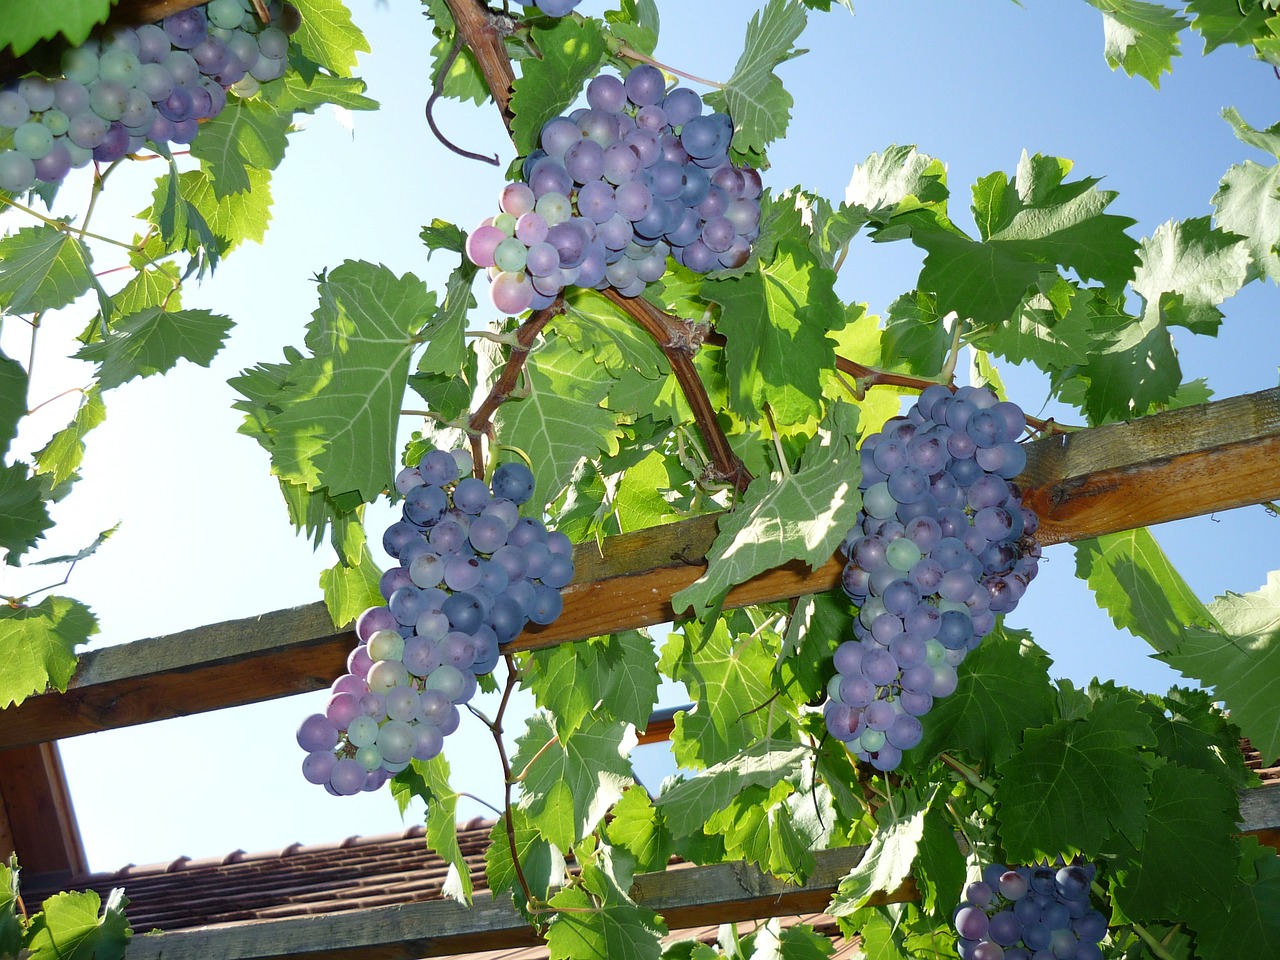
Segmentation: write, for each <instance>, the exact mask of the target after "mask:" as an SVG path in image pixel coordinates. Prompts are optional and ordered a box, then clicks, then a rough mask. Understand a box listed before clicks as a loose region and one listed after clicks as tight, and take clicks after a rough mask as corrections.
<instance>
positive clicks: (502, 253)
mask: <svg viewBox="0 0 1280 960" xmlns="http://www.w3.org/2000/svg"><path fill="white" fill-rule="evenodd" d="M503 216H504V217H509V216H511V214H509V213H504V214H503ZM528 252H529V248H528V247H526V246H525V245H524V244H523V243H521V242H520V241H519V240H517V239H516V238H515V237H507V239H505V240H503V241H502V242H501V243H500V244H498V245H497V246H496V247H494V250H493V262H494V264H496V265H497V267H498V269H500V270H507V271H510V272H511V273H518V272H519V271H521V270H523V269H524V264H525V257H526V256H527V254H528Z"/></svg>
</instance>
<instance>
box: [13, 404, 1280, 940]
mask: <svg viewBox="0 0 1280 960" xmlns="http://www.w3.org/2000/svg"><path fill="white" fill-rule="evenodd" d="M1018 482H1019V483H1020V484H1021V485H1022V488H1023V491H1024V496H1025V498H1026V501H1027V502H1028V503H1029V504H1030V505H1031V506H1032V507H1033V508H1034V509H1035V510H1036V511H1037V513H1039V515H1040V517H1041V526H1040V532H1039V537H1040V539H1041V542H1042V543H1043V544H1045V545H1046V546H1047V545H1050V544H1057V543H1064V542H1069V541H1074V540H1081V539H1086V538H1089V537H1094V536H1099V535H1102V534H1106V533H1114V532H1119V531H1123V530H1128V529H1133V528H1136V527H1141V526H1147V525H1150V524H1156V523H1163V522H1165V521H1169V520H1177V519H1182V518H1186V517H1191V516H1197V515H1204V514H1208V513H1212V512H1216V511H1220V510H1226V509H1230V508H1233V507H1239V506H1245V505H1248V504H1256V503H1264V502H1269V501H1275V500H1280V389H1271V390H1265V391H1262V392H1259V393H1254V394H1248V395H1245V396H1240V397H1233V398H1229V399H1225V400H1220V401H1216V402H1214V403H1209V404H1204V405H1201V406H1197V407H1189V408H1184V409H1181V410H1176V411H1171V412H1168V413H1162V414H1157V415H1153V416H1150V417H1144V418H1142V419H1141V420H1138V421H1135V422H1132V423H1125V424H1115V425H1109V426H1104V427H1097V428H1092V429H1088V430H1081V431H1078V432H1074V433H1070V434H1067V435H1058V436H1053V437H1049V438H1046V439H1043V440H1038V441H1035V442H1034V443H1031V444H1030V445H1029V446H1028V463H1027V469H1026V471H1025V472H1024V473H1023V475H1022V476H1021V477H1020V478H1019V479H1018ZM716 521H717V517H716V516H715V515H709V516H703V517H698V518H695V519H692V520H687V521H683V522H680V523H675V524H671V525H667V526H663V527H658V528H654V529H650V530H644V531H639V532H636V533H632V534H626V535H622V536H618V537H612V538H609V539H607V540H606V541H605V542H604V544H603V546H602V547H600V548H597V546H596V545H595V544H583V545H580V546H579V548H578V549H577V552H576V556H575V560H576V563H577V570H578V575H577V578H576V579H575V581H574V583H572V584H571V585H570V586H569V587H568V588H566V590H565V591H564V601H565V602H564V613H563V615H562V616H561V617H560V619H559V620H557V621H556V622H555V623H554V624H552V625H551V626H548V627H543V628H534V629H530V630H527V631H526V632H525V633H524V634H522V635H521V636H520V637H518V638H517V639H516V640H515V641H514V642H513V643H512V644H511V645H510V649H511V650H512V651H516V650H533V649H539V648H543V647H549V646H553V645H555V644H559V643H565V642H571V641H575V640H580V639H583V638H586V637H592V636H597V635H600V634H603V633H608V632H612V631H616V630H621V629H627V628H636V627H644V626H649V625H653V624H658V623H662V622H665V621H668V620H671V619H672V618H673V611H672V609H671V605H670V597H671V596H672V594H673V593H675V592H676V591H678V590H680V589H682V588H683V587H686V586H688V585H689V584H690V583H692V582H693V581H694V580H696V579H697V578H698V577H699V576H700V575H701V574H702V572H703V571H704V570H705V569H706V567H705V564H704V563H701V562H694V561H695V559H696V558H702V557H704V556H705V554H706V551H707V549H708V548H709V546H710V544H711V541H712V540H713V538H714V536H715V529H716ZM841 565H842V564H841V561H840V560H839V559H838V558H832V559H831V560H829V561H828V562H827V563H825V564H823V565H822V566H820V567H819V568H818V569H816V570H812V571H811V570H809V569H808V568H807V567H806V566H804V565H803V564H800V563H792V564H787V565H784V566H782V567H778V568H776V569H773V570H769V571H767V572H765V573H762V574H760V575H759V576H757V577H755V578H753V579H752V580H750V581H748V582H747V583H744V584H741V585H740V586H738V587H736V588H734V589H733V590H732V591H731V592H730V593H729V595H728V598H727V600H726V604H725V605H726V607H737V606H745V605H747V604H754V603H762V602H767V601H772V600H779V599H783V598H788V597H796V596H802V595H805V594H809V593H814V592H819V591H825V590H829V589H831V588H833V587H834V586H835V585H836V583H837V581H838V578H839V573H840V569H841ZM354 642H355V638H354V634H353V632H352V631H351V630H349V629H342V630H335V629H334V627H333V625H332V623H331V622H330V620H329V617H328V614H327V612H326V610H325V608H324V605H323V604H322V603H315V604H311V605H309V606H305V607H299V608H296V609H292V610H280V611H275V612H272V613H267V614H264V615H262V616H260V617H253V618H249V619H245V620H237V621H232V622H228V623H221V624H215V625H212V626H205V627H199V628H196V629H194V630H189V631H185V632H183V633H179V634H174V635H172V636H168V637H159V638H155V639H148V640H139V641H136V642H133V643H129V644H125V645H122V646H117V647H109V648H105V649H102V650H98V651H92V652H89V653H86V654H84V655H83V656H82V657H81V660H80V664H79V668H78V669H77V672H76V674H75V676H74V677H73V679H72V681H71V683H70V685H69V687H68V689H67V691H66V692H65V693H57V692H49V693H45V694H43V695H39V696H34V697H31V698H29V699H28V700H26V701H25V702H24V703H23V704H22V705H20V706H18V707H13V708H10V709H8V710H4V711H0V856H4V857H7V856H8V855H9V853H10V852H13V851H16V852H17V854H18V857H19V860H20V861H21V863H22V864H23V867H24V871H25V874H26V875H27V876H29V877H41V878H43V879H44V880H47V881H50V882H57V881H59V880H62V879H66V878H70V877H71V876H72V875H73V874H82V873H85V872H86V871H87V863H86V860H85V855H84V849H83V845H82V842H81V838H80V833H79V829H78V827H77V824H76V821H75V816H74V813H73V809H72V805H71V800H70V796H69V792H68V789H67V784H66V780H65V777H64V775H63V772H62V766H61V761H60V760H59V756H58V751H57V741H58V740H59V739H61V738H63V737H70V736H77V735H80V734H84V733H91V732H94V731H99V730H109V729H114V728H117V727H125V726H131V725H135V724H140V723H149V722H152V721H156V720H163V719H167V718H171V717H177V716H185V715H189V714H192V713H199V712H203V711H208V710H216V709H221V708H223V707H231V706H238V705H241V704H247V703H254V702H258V701H262V700H269V699H274V698H277V697H283V696H289V695H291V694H296V693H304V692H307V691H312V690H319V689H322V688H324V687H327V686H328V685H329V684H330V682H331V681H332V678H333V677H335V676H337V675H339V674H340V673H342V672H343V669H344V664H345V661H346V655H347V653H348V651H349V649H350V648H351V646H352V645H353V644H354ZM1264 759H1269V758H1264ZM1241 800H1242V813H1243V818H1244V820H1243V823H1242V824H1241V829H1242V830H1243V831H1246V832H1249V833H1253V834H1255V835H1257V836H1258V837H1259V838H1260V839H1261V840H1262V841H1263V842H1264V843H1267V844H1269V845H1271V846H1274V847H1277V848H1278V849H1280V789H1277V788H1275V787H1267V788H1264V789H1259V790H1250V791H1245V793H1244V794H1242V797H1241ZM863 852H864V849H863V848H860V847H848V848H842V849H834V850H825V851H820V852H819V853H818V855H817V863H818V867H817V870H816V871H815V872H814V874H813V876H812V877H811V878H810V879H809V881H808V882H807V883H806V884H804V885H803V886H794V885H791V884H787V883H784V882H782V881H779V880H777V879H775V878H772V877H769V876H766V875H763V874H761V873H760V872H759V871H758V870H756V869H755V868H754V867H749V866H747V865H745V864H742V863H724V864H716V865H712V866H702V867H689V868H685V869H678V870H668V871H666V872H663V873H654V874H646V875H643V876H641V877H639V878H637V881H636V885H635V888H634V889H633V890H632V891H631V892H632V894H633V896H634V897H635V899H636V900H637V901H638V902H639V903H642V904H643V905H645V906H646V907H649V908H651V909H653V910H655V911H657V912H658V913H660V914H662V915H663V916H664V918H665V919H666V921H667V923H668V924H669V925H670V926H671V927H672V928H676V927H680V926H691V925H698V924H707V923H717V922H733V921H740V920H748V919H759V918H764V917H770V916H789V915H793V914H798V913H814V912H821V911H822V910H823V909H824V908H825V907H826V905H827V902H828V900H829V899H830V896H831V893H832V891H833V890H834V888H835V886H836V885H837V883H838V882H839V879H840V878H841V877H842V876H843V875H844V874H846V873H847V872H848V871H849V870H850V869H851V868H852V867H853V866H854V865H855V864H856V863H857V862H858V860H859V859H860V858H861V856H862V854H863ZM911 895H912V891H911V890H909V889H903V890H900V891H898V892H897V893H896V894H894V895H893V896H894V898H899V897H907V896H911ZM536 942H538V941H537V937H536V934H535V933H534V932H533V930H532V929H531V928H530V927H529V926H528V924H527V923H526V922H525V921H524V919H523V918H522V917H521V916H520V915H519V914H518V913H517V912H516V911H515V910H514V909H513V908H512V906H511V905H510V902H509V900H508V899H507V898H505V897H503V898H499V899H494V898H493V897H491V896H490V895H488V894H481V895H479V896H477V898H476V902H475V905H474V907H473V908H472V909H470V910H468V909H467V908H465V907H463V906H460V905H459V904H457V903H454V902H453V901H449V900H436V901H429V902H419V903H408V904H396V905H392V906H384V907H376V908H373V909H367V910H356V911H349V912H345V913H338V914H327V915H321V916H314V917H305V918H290V919H282V920H256V921H250V922H246V923H237V924H223V925H218V926H210V927H205V928H199V929H194V930H182V931H174V932H171V933H164V932H161V933H158V934H153V935H148V936H137V937H135V938H134V940H133V942H132V945H131V947H130V948H129V957H130V960H144V958H147V960H149V958H157V960H158V958H160V957H164V958H165V960H187V958H190V960H208V958H227V960H230V958H244V960H249V958H262V960H265V958H269V957H290V958H306V960H310V958H316V960H319V958H338V957H341V958H343V960H383V958H415V957H429V956H441V955H446V954H456V953H466V952H471V951H476V950H494V949H499V948H504V947H518V946H524V945H529V944H532V943H536Z"/></svg>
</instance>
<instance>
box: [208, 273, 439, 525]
mask: <svg viewBox="0 0 1280 960" xmlns="http://www.w3.org/2000/svg"><path fill="white" fill-rule="evenodd" d="M434 309H435V297H434V295H433V294H431V293H430V292H429V291H428V290H427V289H426V287H425V286H424V285H423V284H422V281H420V280H418V279H417V278H416V277H414V276H413V275H412V274H405V275H404V276H403V277H397V276H396V275H395V274H394V273H392V272H391V271H390V270H389V269H387V268H386V267H384V266H380V265H374V264H371V263H365V262H363V261H350V260H349V261H347V262H346V263H344V264H342V265H341V266H339V267H337V268H335V269H334V270H332V271H331V272H330V273H329V274H328V275H327V276H325V277H323V278H322V279H321V281H320V305H319V306H318V307H317V308H316V310H315V312H314V313H313V314H312V317H313V319H312V322H311V323H310V324H309V325H308V328H307V346H308V347H309V348H310V349H311V351H312V356H310V357H304V356H302V355H301V354H298V353H297V351H286V359H287V361H288V362H287V363H285V364H282V365H280V364H277V365H270V364H268V365H260V366H259V367H255V368H253V369H251V370H247V371H245V372H244V373H243V374H242V375H241V376H240V377H238V378H236V379H234V380H232V381H231V385H232V386H233V387H235V388H236V389H237V390H239V391H240V393H241V394H242V395H244V396H246V397H247V398H248V399H247V401H241V402H239V403H237V406H238V407H239V408H240V409H242V410H245V411H246V413H248V414H249V417H250V422H251V423H252V424H254V426H253V427H252V428H249V427H246V428H242V429H251V432H255V433H258V432H261V434H262V436H263V438H264V440H266V441H267V442H269V444H270V449H271V453H272V470H273V472H274V473H275V474H276V475H277V476H279V477H281V478H283V479H286V480H289V481H290V482H293V483H299V484H302V485H303V486H304V487H305V488H306V489H307V490H309V491H315V490H318V489H321V488H324V489H325V490H327V491H328V494H329V496H331V497H334V498H337V497H342V496H345V495H347V494H351V495H353V496H354V497H355V498H357V502H366V503H367V502H371V501H372V500H373V499H374V498H375V497H377V496H378V494H379V493H380V492H381V491H382V490H383V489H384V488H385V487H386V486H387V485H388V484H389V483H390V482H391V478H392V476H393V475H394V473H395V443H396V437H395V430H396V427H397V424H398V421H399V414H400V408H401V401H402V400H403V397H404V389H405V382H406V379H407V377H408V372H409V358H410V356H411V354H412V352H413V350H414V348H415V346H416V344H417V341H418V338H419V331H420V330H421V329H422V328H423V326H424V324H426V323H427V322H428V319H429V318H430V317H431V315H432V314H433V312H434ZM273 384H274V385H275V388H276V389H275V392H274V394H273V391H272V385H273Z"/></svg>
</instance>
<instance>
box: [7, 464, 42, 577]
mask: <svg viewBox="0 0 1280 960" xmlns="http://www.w3.org/2000/svg"><path fill="white" fill-rule="evenodd" d="M51 526H53V520H52V519H51V518H50V517H49V511H48V509H47V507H46V506H45V485H44V484H43V483H41V482H40V478H39V477H37V476H34V475H32V474H31V472H30V469H29V468H28V467H27V465H26V464H25V463H8V464H6V463H0V550H3V551H5V558H4V562H5V563H7V564H9V566H11V567H16V566H18V560H19V558H20V557H21V556H22V555H23V554H25V553H26V552H27V551H28V550H30V549H31V548H32V547H34V546H35V544H36V541H37V540H40V539H42V538H43V537H44V533H45V531H46V530H48V529H49V528H50V527H51Z"/></svg>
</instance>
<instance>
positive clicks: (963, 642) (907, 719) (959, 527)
mask: <svg viewBox="0 0 1280 960" xmlns="http://www.w3.org/2000/svg"><path fill="white" fill-rule="evenodd" d="M1025 428H1026V419H1025V417H1024V416H1023V413H1022V411H1021V410H1020V409H1019V408H1018V406H1017V405H1016V404H1013V403H1009V402H1007V401H1006V402H998V401H997V398H996V395H995V394H994V393H993V392H992V391H991V390H989V389H986V388H977V387H961V388H960V389H959V390H957V391H956V393H955V395H954V396H953V395H952V393H951V391H950V390H948V389H947V388H946V387H943V386H939V385H933V386H930V387H928V388H927V389H926V390H924V392H923V393H921V395H920V397H919V399H918V400H917V402H916V404H915V406H913V407H912V408H911V410H910V411H908V413H907V415H906V416H905V417H895V418H894V419H892V420H890V421H889V422H888V423H886V424H885V426H884V429H883V430H882V431H881V432H879V433H876V434H873V435H872V436H870V437H868V438H867V439H866V441H865V442H864V443H863V445H862V482H861V490H862V510H861V511H860V512H859V514H858V524H857V525H856V526H855V527H854V528H853V529H852V530H850V531H849V534H848V536H847V537H846V538H845V541H844V545H843V551H844V554H845V556H846V557H847V558H848V563H847V564H846V565H845V568H844V573H843V576H842V586H843V587H844V591H845V593H847V594H848V595H849V597H850V598H851V599H853V600H854V602H856V603H857V604H859V606H860V609H859V611H858V616H857V618H856V619H855V620H854V625H853V632H854V636H855V638H856V639H854V640H849V641H846V642H844V643H842V644H840V646H839V647H838V648H837V649H836V654H835V667H836V674H835V676H834V677H832V679H831V683H830V684H829V685H828V688H827V689H828V693H829V694H830V699H829V701H828V702H827V706H826V721H827V729H828V730H830V731H831V734H832V736H834V737H836V738H838V739H840V740H842V741H845V742H846V743H848V744H849V746H850V749H853V750H855V751H856V752H857V754H858V757H859V758H860V759H862V760H864V761H870V762H871V763H872V764H873V765H874V766H875V767H876V768H877V769H879V770H886V771H887V770H894V769H896V768H897V766H898V764H899V763H900V762H901V760H902V751H903V750H909V749H910V748H911V747H914V746H915V745H916V744H918V743H919V742H920V740H921V737H922V736H923V727H922V726H921V723H920V719H919V718H920V717H923V716H924V715H925V714H926V713H928V712H929V710H930V709H931V708H932V706H933V701H934V698H935V697H945V696H947V695H948V694H950V693H952V692H953V691H954V690H955V688H956V683H957V677H956V667H957V666H958V665H959V664H960V662H961V661H962V660H963V659H964V657H965V654H966V653H968V651H970V650H972V649H974V648H975V647H976V646H977V645H978V644H979V643H980V642H981V641H982V638H983V637H985V636H986V635H987V634H988V633H990V632H991V629H992V627H993V626H994V625H995V617H996V614H998V613H1007V612H1008V611H1010V610H1012V609H1013V608H1014V607H1015V606H1016V605H1017V603H1018V601H1019V600H1020V599H1021V598H1022V595H1023V593H1024V592H1025V591H1026V588H1027V584H1028V583H1029V582H1030V581H1031V580H1032V578H1034V577H1035V575H1036V569H1037V559H1038V558H1039V556H1040V546H1039V544H1038V543H1036V541H1035V539H1034V535H1035V532H1036V529H1037V527H1038V526H1039V521H1038V520H1037V518H1036V515H1035V514H1034V513H1032V512H1031V511H1030V510H1028V509H1027V508H1025V507H1023V506H1022V503H1021V494H1020V492H1019V490H1018V488H1017V486H1016V485H1015V484H1012V483H1010V481H1011V480H1012V479H1013V478H1014V477H1016V476H1017V475H1018V474H1019V473H1021V472H1022V469H1023V467H1025V466H1026V453H1025V452H1024V451H1023V449H1022V447H1021V446H1020V445H1019V444H1018V443H1017V442H1015V441H1016V440H1017V439H1018V437H1020V436H1021V434H1022V431H1023V430H1024V429H1025Z"/></svg>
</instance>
